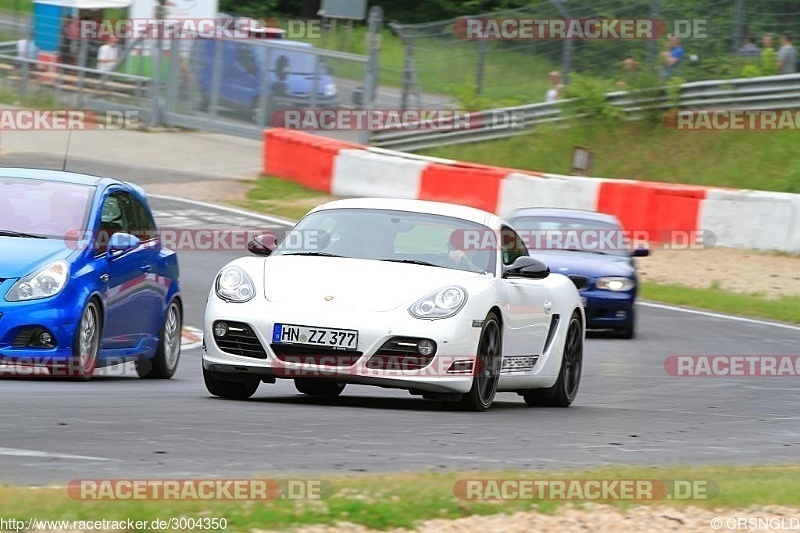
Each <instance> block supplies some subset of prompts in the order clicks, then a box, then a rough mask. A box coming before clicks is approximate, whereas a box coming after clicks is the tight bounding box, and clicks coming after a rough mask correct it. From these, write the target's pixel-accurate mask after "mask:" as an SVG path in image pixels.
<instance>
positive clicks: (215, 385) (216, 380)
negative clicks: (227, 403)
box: [203, 368, 261, 400]
mask: <svg viewBox="0 0 800 533" xmlns="http://www.w3.org/2000/svg"><path fill="white" fill-rule="evenodd" d="M226 378H227V379H226ZM203 381H204V382H205V384H206V390H208V392H210V393H211V394H213V395H214V396H219V397H220V398H225V399H227V400H246V399H248V398H250V397H251V396H252V395H253V394H255V393H256V389H258V386H259V385H260V384H261V380H260V379H259V378H258V377H257V376H235V377H232V378H230V377H228V376H226V375H225V374H221V373H219V372H211V371H210V370H206V369H205V368H204V369H203Z"/></svg>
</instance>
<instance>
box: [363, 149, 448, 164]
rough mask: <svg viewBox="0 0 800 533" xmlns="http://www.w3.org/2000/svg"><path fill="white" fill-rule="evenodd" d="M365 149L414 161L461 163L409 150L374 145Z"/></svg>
mask: <svg viewBox="0 0 800 533" xmlns="http://www.w3.org/2000/svg"><path fill="white" fill-rule="evenodd" d="M367 151H369V152H372V153H373V154H380V155H388V156H391V157H402V158H403V159H413V160H415V161H425V162H426V163H439V164H440V165H457V164H459V163H461V162H460V161H456V160H455V159H445V158H443V157H431V156H428V155H419V154H412V153H409V152H398V151H397V150H389V149H387V148H378V147H375V146H368V147H367Z"/></svg>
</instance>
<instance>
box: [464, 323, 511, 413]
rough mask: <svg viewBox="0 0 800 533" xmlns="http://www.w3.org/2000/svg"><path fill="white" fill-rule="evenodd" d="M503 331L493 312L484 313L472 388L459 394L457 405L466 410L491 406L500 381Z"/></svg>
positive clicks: (477, 409)
mask: <svg viewBox="0 0 800 533" xmlns="http://www.w3.org/2000/svg"><path fill="white" fill-rule="evenodd" d="M502 354H503V332H502V329H501V328H500V319H499V318H498V317H497V315H496V314H495V313H494V312H490V313H489V314H488V315H486V319H485V320H484V321H483V326H482V327H481V336H480V340H479V341H478V350H477V354H476V355H477V357H476V358H475V365H474V370H473V378H472V388H471V389H470V390H469V392H468V393H466V394H463V395H462V396H461V400H460V401H459V406H460V407H461V408H462V409H464V410H466V411H485V410H487V409H488V408H489V407H491V405H492V402H493V401H494V397H495V394H496V393H497V384H498V383H499V381H500V365H501V362H502Z"/></svg>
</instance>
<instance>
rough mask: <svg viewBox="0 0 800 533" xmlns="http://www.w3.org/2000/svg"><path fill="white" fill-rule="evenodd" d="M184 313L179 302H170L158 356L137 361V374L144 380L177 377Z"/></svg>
mask: <svg viewBox="0 0 800 533" xmlns="http://www.w3.org/2000/svg"><path fill="white" fill-rule="evenodd" d="M182 327H183V312H182V311H181V306H180V304H179V303H178V301H177V300H173V301H172V302H170V304H169V306H168V307H167V312H166V313H164V320H163V322H162V323H161V331H160V332H159V336H158V348H157V349H156V354H155V355H154V356H153V357H152V358H150V359H147V358H144V357H142V358H139V359H137V361H136V373H137V374H138V375H139V377H140V378H144V379H169V378H171V377H172V376H173V375H175V370H177V368H178V361H179V360H180V358H181V328H182Z"/></svg>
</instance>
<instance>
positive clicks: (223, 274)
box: [214, 266, 256, 303]
mask: <svg viewBox="0 0 800 533" xmlns="http://www.w3.org/2000/svg"><path fill="white" fill-rule="evenodd" d="M214 290H215V292H216V293H217V296H219V297H220V298H222V299H223V300H225V301H227V302H235V303H243V302H246V301H248V300H250V299H251V298H253V296H255V294H256V289H255V285H254V284H253V280H252V279H250V276H248V275H247V272H245V271H244V270H243V269H242V268H240V267H238V266H229V267H225V268H223V269H222V270H221V271H220V273H219V274H217V280H216V281H215V282H214Z"/></svg>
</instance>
